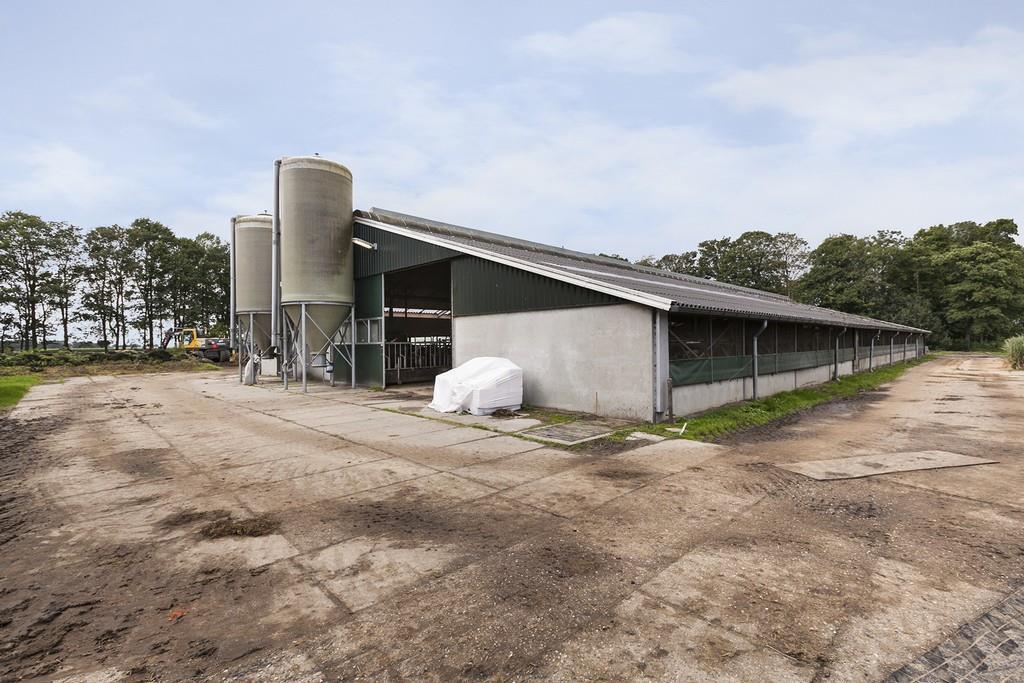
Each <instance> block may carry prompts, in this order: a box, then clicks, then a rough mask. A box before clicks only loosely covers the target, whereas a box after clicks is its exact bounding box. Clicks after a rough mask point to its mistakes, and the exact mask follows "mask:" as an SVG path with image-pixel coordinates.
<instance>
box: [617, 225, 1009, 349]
mask: <svg viewBox="0 0 1024 683" xmlns="http://www.w3.org/2000/svg"><path fill="white" fill-rule="evenodd" d="M1017 234H1018V232H1017V224H1016V223H1014V221H1012V220H1010V219H999V220H995V221H990V222H988V223H983V224H979V223H976V222H973V221H964V222H960V223H953V224H951V225H934V226H931V227H929V228H924V229H922V230H919V231H917V232H916V233H915V234H914V235H913V236H912V237H906V236H905V235H903V234H902V233H901V232H899V231H893V230H881V231H878V232H876V233H875V234H874V235H869V236H867V237H857V236H855V235H848V234H840V235H832V236H830V237H828V238H826V239H825V240H824V241H822V242H821V244H819V245H818V246H817V247H816V248H814V249H810V246H809V245H808V243H807V242H806V241H805V240H804V239H802V238H801V237H799V236H797V235H795V234H792V233H786V232H780V233H776V234H771V233H767V232H764V231H759V230H755V231H748V232H745V233H743V234H742V235H740V236H739V237H737V238H735V239H731V238H728V237H726V238H723V239H712V240H705V241H703V242H701V243H699V244H698V245H697V249H696V250H694V251H685V252H682V253H678V254H665V255H663V256H661V257H654V256H647V257H644V258H642V259H640V260H638V261H637V262H636V263H637V264H638V265H644V266H650V267H655V268H663V269H666V270H671V271H674V272H678V273H686V274H690V275H696V276H698V277H702V278H711V279H715V280H719V281H721V282H728V283H731V284H736V285H742V286H744V287H753V288H755V289H760V290H764V291H769V292H776V293H779V294H785V295H787V296H790V297H792V298H793V299H795V300H797V301H800V302H803V303H808V304H813V305H815V306H824V307H826V308H832V309H835V310H838V311H844V312H847V313H855V314H858V315H866V316H868V317H871V318H877V319H880V320H889V321H892V322H897V323H902V324H905V325H912V326H914V327H921V328H924V329H928V330H931V331H932V335H931V337H930V342H931V343H932V344H934V345H937V346H942V347H947V348H970V347H971V345H972V344H976V343H996V342H1000V341H1001V340H1003V339H1005V338H1007V337H1010V336H1013V335H1015V334H1020V333H1021V332H1022V331H1024V247H1022V246H1021V245H1020V244H1019V243H1018V242H1017V241H1016V239H1015V238H1016V237H1017ZM620 258H621V257H620Z"/></svg>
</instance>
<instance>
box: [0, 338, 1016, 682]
mask: <svg viewBox="0 0 1024 683" xmlns="http://www.w3.org/2000/svg"><path fill="white" fill-rule="evenodd" d="M235 382H236V379H235V378H233V377H229V376H220V377H218V376H204V377H196V376H187V375H186V376H183V375H166V376H160V375H151V376H146V377H132V378H120V377H111V378H100V379H92V380H88V381H87V382H80V383H73V384H70V385H67V384H66V385H59V386H58V388H53V389H47V394H46V395H47V401H40V400H36V401H34V402H36V403H40V404H45V405H47V406H48V407H49V409H50V410H51V411H52V412H51V413H49V417H50V418H52V419H48V420H47V425H48V426H47V428H46V429H43V430H41V431H33V430H37V429H39V425H41V424H43V423H42V422H37V423H25V424H11V423H5V425H4V429H5V432H4V434H5V438H6V439H8V441H10V442H11V443H12V445H13V447H12V448H10V449H8V451H7V452H5V456H6V457H5V458H4V459H3V465H4V467H5V468H7V469H5V471H4V473H3V474H4V477H5V479H4V481H5V487H6V488H5V492H4V501H3V506H4V510H3V514H4V525H3V529H2V530H0V533H2V534H4V535H3V536H0V541H3V542H4V557H5V560H6V563H5V565H4V574H5V592H4V595H3V596H0V609H3V610H6V611H5V612H4V613H5V614H7V615H8V616H9V618H10V619H11V622H10V623H9V624H8V625H7V626H5V628H6V629H8V630H9V631H10V632H11V633H14V634H20V635H17V637H15V638H12V639H10V641H9V642H10V643H12V644H13V645H12V647H10V648H8V650H6V651H5V656H4V658H3V661H2V662H0V678H12V679H14V680H17V679H22V678H40V674H39V672H40V671H42V669H40V668H38V667H45V666H50V665H53V664H55V665H56V666H57V667H58V668H57V669H54V670H52V673H49V674H42V678H44V679H61V678H64V679H67V680H73V681H75V682H76V683H80V682H81V681H84V680H93V679H96V677H98V676H107V677H109V678H110V679H111V680H118V679H124V678H125V677H126V676H127V675H128V671H129V670H141V668H140V667H146V670H147V671H148V672H150V673H151V674H152V675H154V676H157V677H162V678H167V679H169V680H175V679H181V678H198V679H201V680H203V679H205V680H289V681H291V680H300V681H301V680H320V681H322V680H350V679H354V678H356V677H357V676H358V677H363V678H367V679H371V680H372V679H381V678H389V679H396V680H397V679H404V680H424V679H428V680H460V679H465V678H477V679H482V680H503V679H504V680H524V681H528V680H562V681H568V680H572V681H575V680H584V679H585V680H616V681H617V680H646V679H654V680H695V681H700V680H708V681H712V680H714V681H718V680H725V681H729V680H735V681H761V680H783V681H787V680H817V681H823V680H829V681H863V680H882V679H884V678H886V676H889V675H890V674H893V675H894V676H895V675H896V674H897V673H898V672H900V671H903V672H904V674H906V673H907V672H913V671H917V669H913V668H912V666H911V665H915V664H914V663H915V662H919V661H930V660H929V659H927V658H931V659H936V658H938V660H937V661H939V662H940V663H941V665H942V666H945V667H946V670H948V671H950V672H954V673H956V674H957V675H960V673H963V672H962V671H961V669H962V668H963V667H964V666H966V664H968V663H970V662H971V661H974V659H977V658H978V657H979V656H980V657H982V659H981V660H979V661H986V662H990V663H991V665H992V666H998V667H1003V668H1004V669H1005V667H1007V666H1016V665H1015V664H1013V661H1012V659H1008V657H1012V656H1013V655H1012V653H1010V654H1006V653H1005V652H1003V650H1006V649H1007V648H1008V647H1009V646H1008V645H1007V643H1008V642H1009V640H1011V636H1006V637H1003V639H1002V640H1000V641H998V642H989V641H988V640H985V639H980V640H979V639H975V640H971V641H970V643H969V646H970V647H968V646H967V645H964V643H965V642H966V641H963V640H962V639H961V640H959V641H956V643H953V644H952V645H947V643H949V642H951V641H950V638H951V634H959V633H960V631H961V630H962V629H965V628H966V629H967V630H968V631H969V630H970V628H971V624H973V623H974V620H975V619H976V618H977V616H978V615H980V614H985V615H996V614H997V611H995V610H996V607H995V606H997V605H1000V604H1002V603H1001V601H1005V600H1006V599H1007V598H1006V596H1007V595H1008V594H1009V593H1010V592H1012V590H1014V586H1015V585H1017V582H1019V581H1021V580H1024V575H1022V570H1021V565H1020V562H1019V559H1020V557H1022V556H1024V507H1022V506H1021V505H1020V504H1019V490H1020V488H1021V486H1022V485H1024V460H1022V459H1021V457H1020V454H1019V443H1020V442H1021V441H1022V440H1024V424H1020V423H1019V421H1015V420H1014V416H1015V414H1016V412H1015V411H1019V408H1017V407H1016V402H1018V401H1019V399H1021V398H1024V382H1018V381H1017V378H1016V377H1015V376H1014V375H1013V374H1012V373H1009V372H1008V371H1006V370H1005V369H1003V368H1002V367H1001V366H1000V365H998V361H997V360H996V359H986V358H982V357H970V356H968V357H963V356H952V357H945V358H943V359H942V360H940V361H936V362H934V363H933V364H927V365H924V366H921V367H919V368H916V369H914V370H911V371H910V372H909V373H908V374H907V375H906V377H905V378H904V379H901V380H900V381H899V382H896V383H895V384H893V385H892V386H891V387H889V388H888V390H887V391H886V392H884V393H882V392H879V393H878V395H871V396H865V397H862V398H859V399H855V400H852V401H844V402H841V403H837V404H834V405H830V406H826V407H823V408H821V409H818V410H814V411H810V412H808V413H806V414H804V415H802V416H801V417H799V418H798V419H796V420H794V421H793V422H792V423H786V424H783V425H773V426H771V427H770V428H765V429H761V430H757V429H755V430H752V431H750V432H747V433H745V434H741V435H731V436H729V437H727V438H726V439H724V441H725V443H724V444H723V445H720V446H708V445H703V444H695V443H691V442H685V441H681V440H677V439H669V440H666V441H663V442H660V443H657V444H651V445H649V446H643V447H640V448H634V449H633V450H629V451H626V452H619V453H616V452H614V451H613V448H612V445H609V444H605V445H603V446H602V447H601V448H592V449H589V450H582V451H567V450H560V449H554V448H548V447H543V446H542V445H541V444H538V443H535V442H531V441H528V440H526V439H522V438H517V437H513V436H508V435H497V434H495V433H494V432H490V431H485V430H481V429H476V428H472V427H468V426H467V427H462V426H459V427H454V426H452V425H450V424H444V423H442V422H439V421H437V420H433V421H430V420H425V419H423V418H421V417H416V416H411V415H401V414H395V413H392V412H389V411H385V410H382V409H379V408H377V409H375V408H373V407H368V406H357V405H354V404H353V403H352V402H351V400H352V398H353V397H359V400H362V401H372V400H380V398H381V396H380V394H379V393H377V392H362V393H360V392H351V393H350V392H349V390H333V391H329V390H326V389H324V388H319V387H318V388H317V389H316V391H315V393H313V394H310V395H308V396H301V395H298V394H296V393H295V392H290V393H288V394H285V393H284V392H281V391H280V390H277V391H275V390H272V389H269V388H259V387H257V388H253V387H240V386H238V385H237V384H236V383H235ZM204 392H205V393H204ZM31 396H32V394H31V393H30V397H31ZM955 396H961V397H965V398H964V400H961V401H959V402H957V401H953V400H951V399H952V398H953V397H955ZM54 397H57V398H54ZM204 397H205V398H204ZM966 397H970V398H969V400H968V399H967V398H966ZM947 398H948V399H950V400H940V399H947ZM397 400H400V401H404V400H406V399H397ZM964 404H969V405H964ZM391 405H398V404H391ZM282 407H284V408H285V409H286V410H287V415H288V419H287V420H286V419H282V418H281V417H280V416H279V413H278V409H279V408H282ZM296 408H298V409H299V410H293V409H296ZM324 408H326V410H324ZM950 410H958V411H961V412H962V414H963V415H966V416H967V417H964V418H963V419H961V417H962V415H961V414H959V413H958V414H950V413H949V411H950ZM968 411H969V412H970V414H969V415H968ZM211 413H212V414H216V415H217V416H218V419H217V420H211V419H210V415H211ZM22 414H23V415H24V416H26V417H27V416H28V415H29V413H28V412H27V411H23V412H22ZM37 414H42V413H41V412H40V413H37ZM16 415H17V413H15V417H14V418H13V419H14V420H17V419H18V418H17V416H16ZM295 415H300V416H301V415H305V416H306V417H305V419H307V420H309V421H312V422H315V423H317V424H318V425H319V424H321V420H327V421H329V422H333V423H334V424H333V427H332V429H334V430H335V431H337V432H338V434H326V433H324V432H323V431H322V430H320V429H319V428H318V427H316V426H313V425H310V424H305V423H303V422H302V421H301V420H302V418H299V419H295V418H294V416H295ZM993 416H995V417H993ZM339 417H340V418H341V419H342V420H351V422H349V423H348V424H350V425H362V426H363V427H364V429H362V430H356V429H351V428H348V427H346V428H345V429H341V427H342V426H344V425H346V422H337V421H336V419H337V418H339ZM396 418H397V421H396ZM366 420H380V421H381V425H382V426H383V427H385V428H389V427H391V426H394V427H395V428H398V429H408V430H410V431H409V433H407V434H406V435H404V436H394V437H390V438H382V437H381V429H380V428H378V427H377V426H373V425H371V427H372V428H366V425H367V422H366ZM413 421H415V422H413ZM482 422H483V423H486V421H482ZM424 424H427V425H428V426H429V427H428V428H429V429H430V430H432V431H427V432H422V429H424V427H423V426H422V425H424ZM968 426H970V427H972V428H970V429H969V428H968ZM435 428H436V430H435ZM911 450H944V451H949V452H956V453H962V454H964V455H968V456H971V457H976V458H983V459H992V460H998V462H996V463H994V464H991V465H986V467H984V468H982V467H978V468H952V469H937V470H928V471H918V472H903V473H892V474H888V475H887V476H885V477H867V478H860V479H850V480H841V481H818V480H814V479H810V478H807V477H804V476H802V475H798V474H796V473H793V472H790V471H788V470H785V469H782V468H780V467H778V465H779V464H786V463H791V462H794V461H802V460H810V459H813V458H820V455H818V454H821V453H828V454H830V455H833V454H834V455H836V456H843V455H846V456H852V457H856V456H862V455H864V454H865V453H877V452H891V451H897V452H903V451H911ZM342 458H348V460H346V461H345V462H344V465H345V466H344V467H335V465H338V464H340V463H341V459H342ZM350 461H351V462H350ZM1015 503H1017V504H1016V505H1015ZM225 514H230V515H232V517H233V518H235V519H236V520H243V519H248V518H251V517H253V516H257V515H258V516H261V517H263V518H265V520H266V522H267V526H266V527H265V531H258V530H257V531H255V532H254V533H257V534H263V535H254V536H244V535H243V536H233V537H229V538H226V539H214V540H211V539H208V538H207V537H206V535H205V534H206V533H208V532H207V531H204V529H205V528H206V524H207V522H208V521H209V520H210V519H213V518H222V517H223V515H225ZM76 605H78V607H76ZM13 606H17V609H13V610H12V609H10V608H12V607H13ZM990 618H991V619H995V618H996V616H990ZM69 624H74V628H71V629H68V628H67V626H68V625H69ZM961 624H963V625H964V626H961ZM111 633H113V634H123V635H120V636H117V637H116V638H112V639H111V637H110V636H109V635H104V634H111ZM964 633H966V631H965V632H964ZM992 633H993V634H994V633H995V632H994V631H993V632H992ZM990 635H991V634H990ZM965 637H966V636H965ZM54 642H56V643H58V644H57V645H56V646H53V647H55V648H56V649H55V650H51V649H47V648H48V647H50V645H49V644H52V643H54ZM1015 642H1016V641H1015ZM153 643H159V647H158V648H156V649H155V650H154V649H153V648H152V647H151V644H153ZM961 645H962V647H961ZM44 646H45V647H44ZM1000 648H1002V650H1001V649H1000ZM976 649H977V652H976ZM978 652H980V653H981V654H980V655H978ZM925 653H929V654H928V655H927V658H926V659H925V660H921V659H920V658H921V657H922V656H924V654H925ZM965 653H969V656H967V654H965ZM111 662H116V664H115V665H111ZM182 662H187V663H188V665H187V668H183V665H182ZM908 666H910V667H911V668H906V667H908ZM901 667H902V668H901ZM1006 670H1012V669H1006ZM925 673H927V672H925ZM900 675H903V674H900ZM970 675H972V674H968V680H971V679H970V678H969V677H970ZM893 680H899V681H902V680H904V679H903V678H899V677H896V678H893ZM973 680H974V681H980V680H982V679H980V678H977V677H975V678H974V679H973Z"/></svg>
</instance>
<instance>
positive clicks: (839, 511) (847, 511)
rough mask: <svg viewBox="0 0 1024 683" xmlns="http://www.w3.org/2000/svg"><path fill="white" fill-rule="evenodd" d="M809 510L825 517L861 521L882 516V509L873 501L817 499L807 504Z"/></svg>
mask: <svg viewBox="0 0 1024 683" xmlns="http://www.w3.org/2000/svg"><path fill="white" fill-rule="evenodd" d="M807 508H808V509H810V510H814V511H815V512H820V513H821V514H823V515H832V516H840V517H857V518H860V519H874V518H876V517H880V516H881V515H882V508H881V507H880V506H879V505H878V503H876V502H875V501H873V500H866V501H843V500H829V499H820V500H818V499H816V500H811V501H810V502H809V503H808V504H807Z"/></svg>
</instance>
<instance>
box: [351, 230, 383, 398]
mask: <svg viewBox="0 0 1024 683" xmlns="http://www.w3.org/2000/svg"><path fill="white" fill-rule="evenodd" d="M356 248H357V249H358V248H359V247H356ZM383 279H384V276H383V275H371V276H370V277H363V278H359V279H357V280H356V316H355V317H356V321H357V322H356V324H357V325H358V324H359V323H358V321H359V320H364V319H366V318H383V316H384V282H383ZM356 334H357V338H358V332H357V333H356ZM356 384H359V385H361V386H371V387H383V386H384V344H383V343H382V342H376V343H360V342H358V341H357V342H356Z"/></svg>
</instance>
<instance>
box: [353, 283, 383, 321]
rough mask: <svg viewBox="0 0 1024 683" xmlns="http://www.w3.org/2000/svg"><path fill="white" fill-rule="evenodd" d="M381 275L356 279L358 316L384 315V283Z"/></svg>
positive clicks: (378, 316) (376, 316)
mask: <svg viewBox="0 0 1024 683" xmlns="http://www.w3.org/2000/svg"><path fill="white" fill-rule="evenodd" d="M382 277H383V276H381V275H371V276H370V277H363V278H358V279H357V280H356V317H357V318H380V317H383V315H384V285H383V283H382V282H381V278H382Z"/></svg>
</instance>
